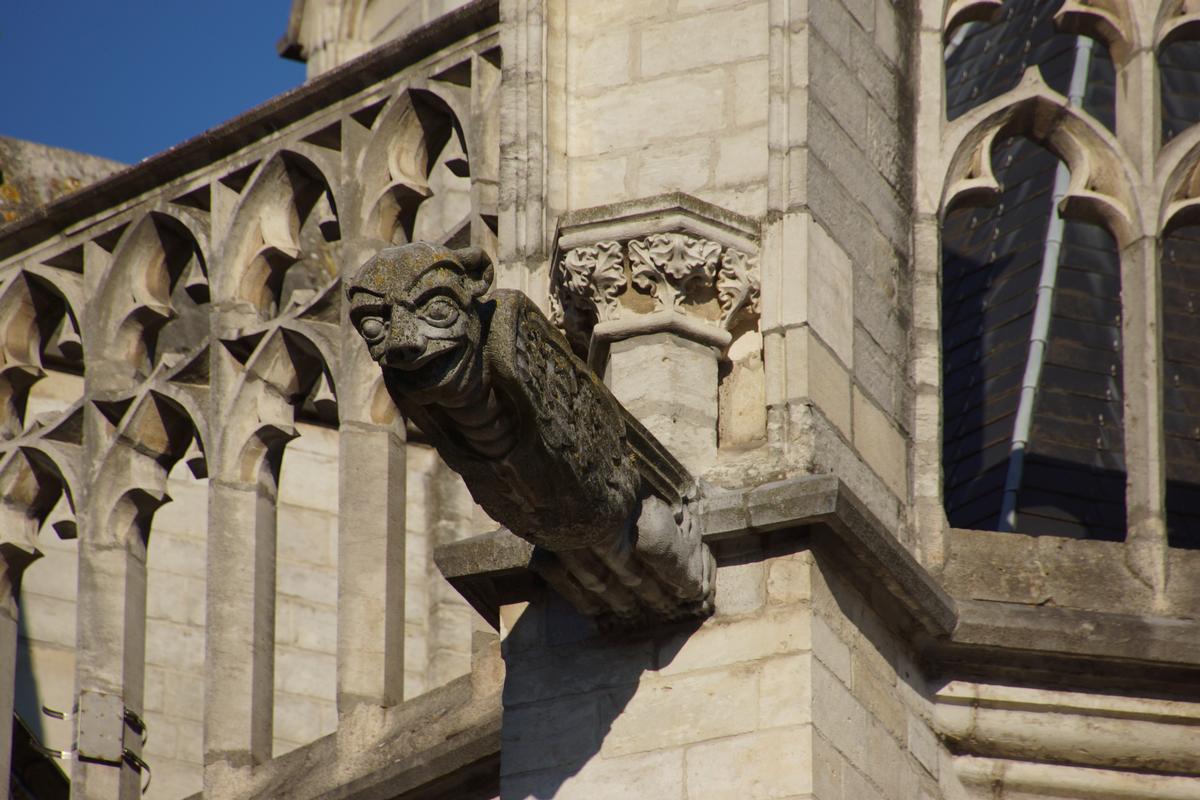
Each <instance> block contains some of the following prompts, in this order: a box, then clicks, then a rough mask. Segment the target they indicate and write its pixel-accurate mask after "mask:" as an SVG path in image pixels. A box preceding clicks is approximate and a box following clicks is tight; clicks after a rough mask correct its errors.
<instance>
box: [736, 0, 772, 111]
mask: <svg viewBox="0 0 1200 800" xmlns="http://www.w3.org/2000/svg"><path fill="white" fill-rule="evenodd" d="M764 8H765V4H764ZM766 30H767V29H766V26H764V27H763V36H764V38H765V36H766ZM768 66H769V65H768V62H767V59H765V58H761V59H758V60H755V61H747V62H744V63H741V64H738V65H737V66H734V67H731V68H730V69H729V78H728V80H729V85H728V86H727V91H726V95H725V97H726V103H727V115H728V116H727V119H726V122H727V125H728V126H729V127H738V128H742V127H748V126H751V125H761V124H765V123H766V121H767V108H768V105H769V103H768V100H767V98H768V95H769V93H770V81H769V79H768V78H769V70H768Z"/></svg>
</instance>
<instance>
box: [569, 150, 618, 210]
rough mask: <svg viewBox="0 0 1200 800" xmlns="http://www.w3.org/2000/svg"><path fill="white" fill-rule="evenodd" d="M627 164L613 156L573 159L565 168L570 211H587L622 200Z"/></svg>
mask: <svg viewBox="0 0 1200 800" xmlns="http://www.w3.org/2000/svg"><path fill="white" fill-rule="evenodd" d="M629 160H630V159H628V158H626V157H624V156H614V155H606V156H602V157H599V158H575V159H572V160H571V162H570V164H568V165H567V174H568V176H569V180H568V187H567V202H568V203H569V204H570V207H571V208H587V207H589V206H598V205H603V204H605V203H613V202H616V201H618V200H621V199H622V198H624V197H625V196H626V192H627V190H626V186H625V175H626V172H627V170H628V169H629Z"/></svg>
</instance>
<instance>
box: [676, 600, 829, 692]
mask: <svg viewBox="0 0 1200 800" xmlns="http://www.w3.org/2000/svg"><path fill="white" fill-rule="evenodd" d="M810 624H811V617H810V615H809V614H808V613H806V612H805V611H804V610H802V609H800V608H797V607H789V608H772V609H769V610H767V611H765V612H764V613H763V614H762V615H760V616H757V617H750V618H748V619H740V620H730V621H725V620H722V619H712V620H709V621H708V622H705V623H704V625H703V626H701V628H700V629H699V630H697V631H696V632H695V633H692V634H691V635H684V634H680V635H677V636H674V637H672V638H670V639H668V640H666V642H664V644H663V645H662V647H661V648H660V656H659V661H660V663H661V664H662V666H661V668H660V670H659V674H660V675H678V674H681V673H685V672H691V671H693V670H698V669H704V668H708V667H723V666H727V665H731V664H736V663H738V662H742V661H755V660H757V659H760V658H765V657H767V656H774V655H782V654H785V653H797V652H801V651H804V650H808V649H809V647H810V645H811V642H812V638H811V632H810V631H811V629H810Z"/></svg>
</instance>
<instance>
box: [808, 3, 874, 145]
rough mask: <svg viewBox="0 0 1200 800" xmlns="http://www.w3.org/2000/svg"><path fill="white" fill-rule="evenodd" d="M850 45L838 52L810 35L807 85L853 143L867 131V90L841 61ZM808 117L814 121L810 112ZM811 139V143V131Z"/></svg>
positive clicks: (817, 103) (822, 40) (829, 44)
mask: <svg viewBox="0 0 1200 800" xmlns="http://www.w3.org/2000/svg"><path fill="white" fill-rule="evenodd" d="M831 5H832V4H831ZM850 46H851V45H850V44H847V49H846V50H837V49H835V47H834V45H833V44H832V43H829V42H826V41H825V40H824V39H823V38H822V37H821V36H819V35H818V36H811V37H810V38H809V43H808V55H809V61H808V63H809V70H810V72H809V83H808V86H809V91H810V93H811V94H810V96H811V98H812V101H813V104H814V105H819V106H821V107H822V108H825V109H826V110H827V111H828V112H829V114H830V115H831V116H832V118H833V120H834V121H835V122H836V123H837V125H838V126H839V127H840V128H841V129H842V131H843V133H842V136H843V138H849V139H850V140H851V141H853V140H855V139H856V138H857V137H858V136H861V135H863V134H865V133H866V130H867V90H866V89H865V88H864V87H863V85H862V84H861V83H859V81H858V78H857V76H855V74H854V71H853V70H852V69H851V68H850V67H849V66H848V65H847V64H846V63H845V62H844V61H842V58H843V57H848V53H849V47H850ZM809 118H810V120H811V118H812V111H811V110H810V111H809ZM809 136H810V141H811V137H812V133H811V132H810V134H809Z"/></svg>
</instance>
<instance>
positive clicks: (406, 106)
mask: <svg viewBox="0 0 1200 800" xmlns="http://www.w3.org/2000/svg"><path fill="white" fill-rule="evenodd" d="M470 157H471V155H470V153H469V152H468V139H467V135H466V134H465V133H464V130H463V126H462V123H461V121H460V119H459V117H458V115H456V114H455V112H454V110H453V109H452V106H451V103H449V102H447V101H446V100H445V99H444V98H442V97H441V96H439V95H438V94H436V93H434V92H432V91H429V90H420V89H408V90H405V91H404V92H402V93H400V94H399V95H397V96H396V97H394V98H393V99H392V100H391V101H389V103H388V105H387V106H386V107H385V108H384V109H383V111H382V112H381V114H380V118H379V120H378V121H377V122H376V124H375V126H374V128H373V131H372V135H371V140H370V142H368V144H367V147H366V149H365V150H364V151H363V156H362V160H361V162H360V164H359V167H358V172H359V176H360V180H361V182H362V189H363V198H364V199H363V219H362V225H363V231H364V234H365V235H366V236H367V237H368V238H370V239H374V240H377V241H379V242H382V243H386V244H402V243H404V242H408V241H412V240H413V239H414V238H421V235H426V236H429V235H430V234H431V233H433V237H432V238H437V239H445V240H447V241H452V240H455V237H456V236H457V237H460V238H461V237H462V236H464V235H465V236H467V237H469V235H470V222H471V217H470V215H471V213H472V207H471V198H470V180H469V177H470V175H471V166H470V163H471V162H470ZM439 183H440V185H439ZM438 189H441V192H440V195H441V196H440V197H439V198H438V199H439V200H440V201H442V203H441V205H447V204H449V203H451V202H452V201H453V200H454V197H453V196H454V195H455V194H457V195H458V196H459V198H460V200H459V202H458V204H457V205H458V206H459V207H460V208H461V209H462V210H461V211H460V212H459V213H457V214H452V215H450V216H453V217H455V218H453V219H451V218H448V216H447V215H446V214H445V212H444V211H442V218H441V219H440V220H439V222H440V223H441V224H440V225H438V224H435V225H433V226H424V228H425V230H424V231H421V232H419V231H418V216H419V215H420V213H422V211H423V207H424V204H425V203H426V201H427V200H430V199H431V198H432V197H434V195H435V190H438ZM433 228H441V230H437V231H434V230H433ZM464 229H465V234H464V233H462V231H464ZM462 243H463V244H467V243H469V241H468V242H462Z"/></svg>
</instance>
